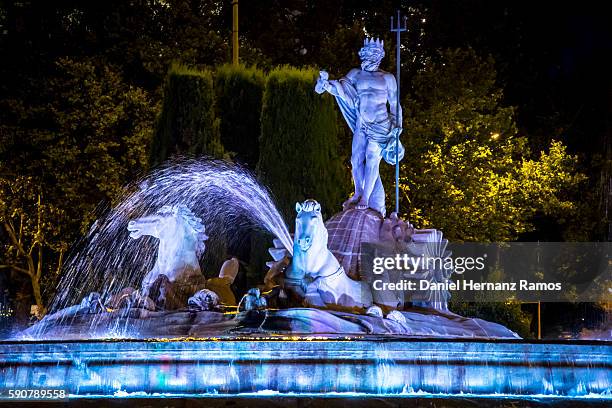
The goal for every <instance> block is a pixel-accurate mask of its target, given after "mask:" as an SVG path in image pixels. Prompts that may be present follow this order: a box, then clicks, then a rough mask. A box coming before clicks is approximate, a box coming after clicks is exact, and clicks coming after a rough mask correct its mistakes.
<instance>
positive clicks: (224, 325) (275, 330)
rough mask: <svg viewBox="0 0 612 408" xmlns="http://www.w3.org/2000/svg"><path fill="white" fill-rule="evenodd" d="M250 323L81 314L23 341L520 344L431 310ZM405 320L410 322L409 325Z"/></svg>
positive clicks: (271, 314) (323, 313) (143, 313)
mask: <svg viewBox="0 0 612 408" xmlns="http://www.w3.org/2000/svg"><path fill="white" fill-rule="evenodd" d="M260 313H261V316H258V317H257V318H249V316H248V315H246V314H244V313H242V314H239V315H238V316H236V315H234V314H227V313H221V312H211V311H197V312H196V311H190V310H188V309H183V310H176V311H167V312H162V311H157V312H156V311H150V310H146V309H142V308H132V309H129V310H122V311H115V312H101V313H89V312H85V313H76V314H75V315H73V316H70V317H65V316H64V317H63V318H62V317H60V316H54V315H50V316H48V317H46V318H45V319H43V320H42V321H41V322H39V323H38V324H36V325H35V326H33V327H31V328H29V329H28V330H25V331H24V332H22V334H21V335H20V336H21V337H22V338H26V339H27V338H29V337H35V338H39V339H40V338H43V339H46V340H52V339H61V340H84V339H95V338H100V339H104V338H113V337H115V338H116V337H128V338H137V339H143V338H173V337H174V338H176V337H195V338H210V337H234V336H236V334H239V333H259V335H285V336H292V335H306V336H309V335H326V336H328V337H331V338H334V337H347V336H349V337H350V336H392V337H438V338H455V339H466V338H482V339H517V338H519V336H518V335H517V334H516V333H514V332H512V331H511V330H508V329H507V328H505V327H504V326H502V325H499V324H497V323H491V322H487V321H484V320H481V319H473V318H466V317H461V316H459V315H456V314H453V313H443V312H439V311H435V310H432V309H424V308H414V309H410V310H405V311H402V312H401V315H402V316H403V317H404V319H399V320H401V321H398V320H396V319H389V318H383V317H376V316H369V315H361V314H353V313H346V312H336V311H327V310H320V309H311V308H291V309H284V310H268V311H262V312H260ZM404 320H405V321H404Z"/></svg>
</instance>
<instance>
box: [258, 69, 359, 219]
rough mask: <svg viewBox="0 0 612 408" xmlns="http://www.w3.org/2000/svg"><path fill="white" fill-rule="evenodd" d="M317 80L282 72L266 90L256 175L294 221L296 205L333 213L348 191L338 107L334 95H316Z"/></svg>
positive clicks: (312, 74) (301, 72)
mask: <svg viewBox="0 0 612 408" xmlns="http://www.w3.org/2000/svg"><path fill="white" fill-rule="evenodd" d="M317 76H318V72H317V71H315V70H313V69H298V68H291V67H287V66H285V67H281V68H277V69H275V70H273V71H272V72H271V73H270V75H269V77H268V81H267V83H266V88H265V91H264V97H263V108H262V113H261V138H260V143H259V149H260V155H259V163H258V165H257V172H258V174H259V175H260V177H261V178H262V180H263V181H264V183H265V184H266V185H267V186H269V187H270V189H271V190H272V192H273V193H274V195H275V196H276V197H277V199H278V203H279V208H280V209H281V213H282V214H283V215H284V216H285V218H286V220H292V219H293V216H294V208H295V202H296V201H301V200H304V199H306V198H314V199H316V200H317V201H319V202H320V203H321V205H322V207H323V211H324V212H325V213H326V214H328V215H331V214H333V213H334V212H335V211H336V209H338V208H339V205H340V203H341V202H342V200H343V198H344V197H346V193H347V192H348V190H349V186H348V171H347V169H346V168H344V166H343V164H342V163H343V161H342V158H340V157H339V155H338V137H339V135H340V134H341V133H340V132H341V129H340V127H339V122H338V117H337V112H336V111H337V109H336V106H335V102H334V100H333V99H332V98H331V97H330V96H328V95H317V94H316V93H315V92H314V90H313V89H314V84H315V82H316V78H317Z"/></svg>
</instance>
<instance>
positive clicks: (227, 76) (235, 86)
mask: <svg viewBox="0 0 612 408" xmlns="http://www.w3.org/2000/svg"><path fill="white" fill-rule="evenodd" d="M264 84H265V77H264V74H263V72H262V71H261V70H258V69H257V68H255V67H253V68H247V67H245V66H243V65H239V66H235V65H223V66H221V67H219V68H218V69H217V72H216V75H215V93H216V95H217V115H218V117H219V121H220V133H221V143H222V144H223V147H224V148H225V149H226V150H229V151H230V152H232V153H233V155H234V157H235V159H236V160H237V161H239V162H241V163H244V164H246V165H247V166H248V167H250V168H251V169H255V166H256V165H257V160H258V159H259V134H260V116H261V103H262V96H263V90H264Z"/></svg>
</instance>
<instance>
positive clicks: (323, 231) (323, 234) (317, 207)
mask: <svg viewBox="0 0 612 408" xmlns="http://www.w3.org/2000/svg"><path fill="white" fill-rule="evenodd" d="M296 211H297V216H298V217H299V216H300V214H302V213H306V212H314V213H315V214H316V215H317V218H318V222H320V223H321V228H318V229H317V231H318V233H319V235H320V236H319V237H317V238H320V239H322V240H323V242H322V243H323V244H324V246H325V248H327V238H328V233H327V228H326V227H325V223H324V222H323V216H322V215H321V204H319V203H318V202H317V201H316V200H313V199H310V198H309V199H307V200H304V201H303V202H302V203H297V204H296Z"/></svg>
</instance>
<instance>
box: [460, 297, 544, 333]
mask: <svg viewBox="0 0 612 408" xmlns="http://www.w3.org/2000/svg"><path fill="white" fill-rule="evenodd" d="M449 308H450V309H451V310H452V311H453V312H455V313H457V314H459V315H461V316H465V317H476V318H479V319H483V320H487V321H490V322H495V323H499V324H501V325H503V326H506V327H507V328H508V329H510V330H512V331H514V332H516V333H517V334H518V335H519V336H521V337H522V338H524V339H526V338H533V334H532V332H531V318H532V316H531V314H530V313H527V312H524V311H523V310H522V309H521V304H520V303H519V302H516V301H509V302H505V303H499V302H453V301H452V300H451V302H450V304H449Z"/></svg>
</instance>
